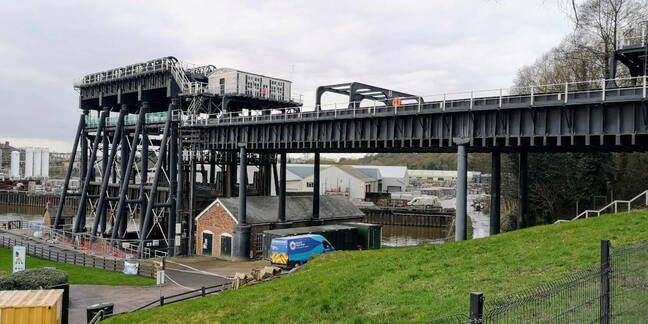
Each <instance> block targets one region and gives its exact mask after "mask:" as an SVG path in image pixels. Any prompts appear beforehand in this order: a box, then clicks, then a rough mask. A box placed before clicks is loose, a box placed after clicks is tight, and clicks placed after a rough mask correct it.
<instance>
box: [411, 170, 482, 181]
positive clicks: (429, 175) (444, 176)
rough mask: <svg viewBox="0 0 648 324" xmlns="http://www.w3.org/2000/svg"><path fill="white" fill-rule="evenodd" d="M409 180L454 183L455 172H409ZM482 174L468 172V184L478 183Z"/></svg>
mask: <svg viewBox="0 0 648 324" xmlns="http://www.w3.org/2000/svg"><path fill="white" fill-rule="evenodd" d="M407 173H408V175H409V178H410V179H412V180H415V179H416V180H428V181H431V182H456V181H457V171H456V170H409V171H408V172H407ZM481 181H482V173H481V172H477V171H468V182H474V183H480V182H481Z"/></svg>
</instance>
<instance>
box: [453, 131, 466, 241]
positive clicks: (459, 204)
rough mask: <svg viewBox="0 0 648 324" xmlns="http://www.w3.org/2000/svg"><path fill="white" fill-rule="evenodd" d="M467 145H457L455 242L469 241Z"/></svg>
mask: <svg viewBox="0 0 648 324" xmlns="http://www.w3.org/2000/svg"><path fill="white" fill-rule="evenodd" d="M466 151H467V144H466V143H462V144H459V145H457V188H456V191H457V194H456V208H455V210H456V216H455V241H465V240H466V239H467V235H466V232H467V221H468V214H467V212H466V210H467V206H466V205H467V196H466V194H467V191H468V154H467V152H466Z"/></svg>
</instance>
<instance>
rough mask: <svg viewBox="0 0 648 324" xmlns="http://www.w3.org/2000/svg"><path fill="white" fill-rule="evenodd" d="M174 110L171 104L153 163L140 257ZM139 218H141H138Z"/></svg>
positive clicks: (150, 219)
mask: <svg viewBox="0 0 648 324" xmlns="http://www.w3.org/2000/svg"><path fill="white" fill-rule="evenodd" d="M174 109H175V106H174V105H173V104H170V105H169V110H168V115H167V116H168V117H167V119H166V122H165V123H164V133H163V134H162V140H161V141H160V152H159V154H158V158H157V161H155V175H154V176H153V183H152V184H151V185H152V188H151V193H150V194H149V202H148V204H147V206H146V216H145V217H144V223H143V226H142V227H141V228H140V237H139V238H140V245H139V251H138V252H139V255H140V256H141V254H142V252H143V248H144V242H145V241H146V238H147V236H148V233H149V230H151V227H152V222H153V205H154V204H155V203H156V202H157V197H158V191H157V187H158V183H159V181H160V174H162V164H163V163H164V158H165V155H166V150H167V140H168V138H169V133H170V129H171V112H172V111H173V110H174ZM140 217H141V216H140Z"/></svg>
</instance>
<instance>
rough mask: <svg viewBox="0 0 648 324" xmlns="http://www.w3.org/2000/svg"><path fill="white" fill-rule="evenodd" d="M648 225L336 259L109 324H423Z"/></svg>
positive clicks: (605, 219)
mask: <svg viewBox="0 0 648 324" xmlns="http://www.w3.org/2000/svg"><path fill="white" fill-rule="evenodd" d="M647 221H648V212H633V213H629V214H617V215H606V216H601V217H598V218H590V219H585V220H579V221H574V222H570V223H562V224H555V225H546V226H536V227H533V228H529V229H524V230H519V231H514V232H509V233H503V234H500V235H496V236H493V237H488V238H484V239H476V240H470V241H464V242H454V243H448V244H441V245H427V246H417V247H404V248H389V249H383V250H369V251H348V252H336V253H331V254H326V255H322V256H319V257H317V258H315V259H314V260H313V261H312V262H310V263H309V264H308V265H307V266H306V267H305V268H304V269H303V270H301V271H299V272H297V273H295V274H293V275H291V276H288V277H285V278H281V279H278V280H274V281H271V282H269V283H267V284H261V285H255V286H251V287H246V288H243V289H240V290H236V291H229V292H226V293H224V294H222V295H220V296H213V297H207V298H201V299H199V300H193V301H188V302H182V303H178V304H174V305H168V306H165V307H161V308H156V309H152V310H148V311H143V312H136V313H133V314H129V315H124V316H118V317H116V318H113V319H111V320H109V321H108V323H145V322H147V323H151V322H156V323H204V322H237V323H238V322H248V323H260V322H283V323H303V322H425V321H426V320H430V319H433V318H436V317H438V316H442V315H446V314H453V313H459V312H465V311H466V310H467V309H468V302H469V300H468V295H469V293H470V292H471V291H483V292H484V293H485V295H486V296H489V298H495V297H498V296H504V295H507V294H510V293H513V292H517V291H519V290H522V289H524V288H528V287H531V286H533V285H536V284H538V283H541V282H545V281H548V280H552V279H555V278H558V277H560V276H562V275H565V274H568V273H571V272H573V271H576V270H580V269H583V268H586V267H589V266H592V265H593V264H595V263H596V262H598V259H599V253H600V240H601V239H610V240H612V244H613V246H618V245H621V244H625V243H631V242H635V241H640V240H648V228H646V226H644V224H646V222H647ZM214 310H218V311H214Z"/></svg>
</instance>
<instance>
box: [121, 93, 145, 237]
mask: <svg viewBox="0 0 648 324" xmlns="http://www.w3.org/2000/svg"><path fill="white" fill-rule="evenodd" d="M150 108H151V105H150V103H149V102H148V101H144V102H142V109H143V110H144V111H145V112H146V113H148V111H149V109H150ZM146 113H145V114H144V122H145V123H146ZM147 132H148V130H147V129H146V127H144V128H142V160H141V167H140V197H139V199H140V208H139V227H138V229H139V230H140V231H141V229H142V227H144V216H145V214H146V209H147V207H148V200H147V198H146V188H145V187H146V184H147V183H148V169H149V167H148V165H149V149H148V144H149V139H148V134H147ZM140 235H141V232H140ZM122 238H123V236H122Z"/></svg>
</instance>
